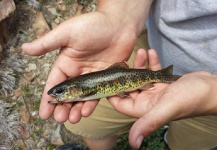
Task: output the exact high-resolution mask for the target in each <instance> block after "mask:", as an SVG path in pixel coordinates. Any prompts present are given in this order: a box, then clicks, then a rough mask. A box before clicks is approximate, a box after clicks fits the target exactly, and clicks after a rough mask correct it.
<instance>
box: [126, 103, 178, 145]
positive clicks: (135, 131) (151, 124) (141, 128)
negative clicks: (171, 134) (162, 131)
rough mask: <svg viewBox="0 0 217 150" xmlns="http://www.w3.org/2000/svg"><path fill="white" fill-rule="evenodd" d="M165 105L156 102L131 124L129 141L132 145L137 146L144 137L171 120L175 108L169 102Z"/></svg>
mask: <svg viewBox="0 0 217 150" xmlns="http://www.w3.org/2000/svg"><path fill="white" fill-rule="evenodd" d="M166 105H167V106H166ZM166 105H165V104H163V103H162V104H156V105H155V106H154V107H153V108H152V109H151V110H150V111H149V112H147V113H146V114H144V115H143V116H142V117H141V118H139V119H138V120H137V121H136V122H135V123H134V124H133V126H132V128H131V129H130V133H129V142H130V145H131V146H132V147H134V148H139V147H140V145H141V143H142V141H143V139H144V138H145V137H147V136H148V135H150V134H151V133H153V132H154V131H156V130H157V129H158V128H160V127H161V126H163V125H165V124H167V123H168V122H169V121H171V120H173V116H174V115H175V109H173V108H172V107H171V106H172V105H170V104H166ZM168 105H169V106H168ZM168 110H169V111H168Z"/></svg>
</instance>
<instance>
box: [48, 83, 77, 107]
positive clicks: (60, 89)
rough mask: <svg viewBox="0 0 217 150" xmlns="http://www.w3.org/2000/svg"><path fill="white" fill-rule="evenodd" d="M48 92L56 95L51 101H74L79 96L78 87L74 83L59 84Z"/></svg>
mask: <svg viewBox="0 0 217 150" xmlns="http://www.w3.org/2000/svg"><path fill="white" fill-rule="evenodd" d="M47 94H48V95H50V96H53V97H55V98H54V99H52V100H50V101H49V103H59V102H72V101H74V100H75V99H76V98H77V89H76V87H75V86H74V85H57V86H54V87H53V88H51V89H50V90H49V91H48V93H47Z"/></svg>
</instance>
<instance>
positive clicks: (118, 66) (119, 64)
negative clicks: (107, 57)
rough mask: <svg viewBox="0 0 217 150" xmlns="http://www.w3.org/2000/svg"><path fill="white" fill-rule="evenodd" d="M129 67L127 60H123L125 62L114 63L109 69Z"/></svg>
mask: <svg viewBox="0 0 217 150" xmlns="http://www.w3.org/2000/svg"><path fill="white" fill-rule="evenodd" d="M118 68H119V69H120V68H121V69H128V68H129V66H128V64H127V63H126V62H125V61H123V62H117V63H114V64H113V65H111V66H110V67H108V68H107V69H118Z"/></svg>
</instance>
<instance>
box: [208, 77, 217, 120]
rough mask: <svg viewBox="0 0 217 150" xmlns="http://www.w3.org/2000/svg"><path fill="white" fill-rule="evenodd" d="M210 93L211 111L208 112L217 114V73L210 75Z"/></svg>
mask: <svg viewBox="0 0 217 150" xmlns="http://www.w3.org/2000/svg"><path fill="white" fill-rule="evenodd" d="M209 79H210V81H209V83H210V85H211V89H210V94H209V95H208V98H207V99H208V101H210V105H209V106H210V112H208V113H209V114H211V115H216V116H217V75H215V74H212V75H210V78H209Z"/></svg>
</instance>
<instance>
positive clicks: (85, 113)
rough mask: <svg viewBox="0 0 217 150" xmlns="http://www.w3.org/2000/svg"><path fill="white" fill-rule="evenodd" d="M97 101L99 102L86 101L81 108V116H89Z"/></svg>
mask: <svg viewBox="0 0 217 150" xmlns="http://www.w3.org/2000/svg"><path fill="white" fill-rule="evenodd" d="M98 103H99V100H91V101H86V102H85V103H84V105H83V107H82V110H81V114H82V116H83V117H88V116H90V115H91V114H92V112H93V111H94V109H95V108H96V106H97V104H98Z"/></svg>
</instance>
